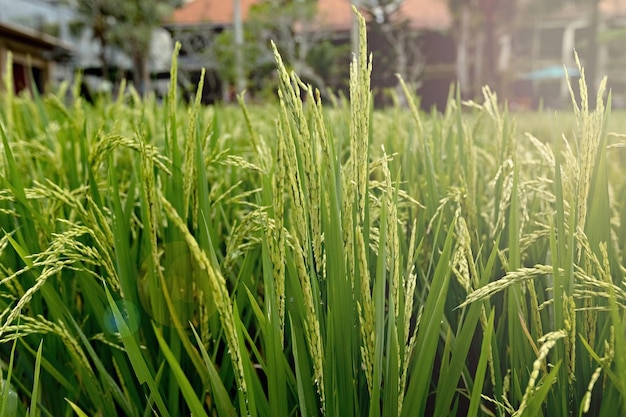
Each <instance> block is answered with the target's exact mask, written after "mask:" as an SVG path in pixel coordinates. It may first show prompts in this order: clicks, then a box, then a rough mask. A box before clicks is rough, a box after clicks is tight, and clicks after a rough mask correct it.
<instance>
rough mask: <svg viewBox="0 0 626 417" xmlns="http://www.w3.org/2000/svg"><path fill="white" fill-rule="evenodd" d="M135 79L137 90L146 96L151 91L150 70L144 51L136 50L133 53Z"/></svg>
mask: <svg viewBox="0 0 626 417" xmlns="http://www.w3.org/2000/svg"><path fill="white" fill-rule="evenodd" d="M133 67H134V68H133V81H134V83H135V88H136V89H137V92H138V93H139V94H140V95H141V96H144V95H146V93H148V92H149V91H150V72H149V71H148V60H147V57H146V53H145V52H144V51H136V52H135V53H134V54H133Z"/></svg>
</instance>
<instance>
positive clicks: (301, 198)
mask: <svg viewBox="0 0 626 417" xmlns="http://www.w3.org/2000/svg"><path fill="white" fill-rule="evenodd" d="M359 22H360V26H361V32H360V39H359V45H360V49H359V51H358V53H357V54H356V55H355V57H354V60H353V62H352V64H351V72H350V75H351V79H350V96H349V100H340V99H338V100H333V101H332V102H331V103H322V101H321V98H320V94H319V93H318V92H317V91H316V90H315V89H314V88H312V87H311V86H309V85H307V84H306V83H304V82H303V81H302V80H301V79H300V78H299V77H298V76H297V74H295V73H293V72H290V71H288V70H287V67H286V66H285V65H284V64H283V62H282V59H281V57H280V51H275V56H276V62H277V71H278V77H279V91H278V98H279V101H278V103H277V104H268V105H266V106H263V107H259V106H248V105H246V103H245V97H244V96H241V97H239V99H240V106H239V107H238V108H234V107H220V106H214V107H208V108H205V107H203V106H201V104H200V102H199V97H200V94H197V99H196V101H195V102H194V103H192V104H191V105H189V106H185V105H183V104H182V103H181V101H180V100H179V99H178V95H177V91H176V82H175V80H176V77H177V67H176V59H175V58H176V54H177V50H176V51H175V53H174V59H173V63H174V64H173V67H172V69H171V83H170V90H169V94H168V96H167V97H166V99H165V102H164V103H163V104H159V103H157V101H156V100H155V99H154V97H147V98H140V97H139V95H138V94H137V93H136V92H135V91H134V90H133V88H132V87H131V86H125V85H124V86H122V92H121V93H120V95H119V98H117V99H116V100H111V99H108V98H104V99H102V100H100V101H99V102H97V103H95V104H94V105H90V104H88V103H86V102H84V101H83V100H82V99H81V98H80V95H79V88H78V86H79V85H80V80H77V81H76V83H75V84H74V85H72V86H69V85H64V86H61V88H60V89H59V91H58V92H56V93H55V94H49V95H45V96H40V95H38V94H32V95H27V94H23V95H17V96H16V95H14V94H13V93H12V90H11V88H9V87H10V86H11V85H12V81H11V71H10V70H11V68H12V66H11V63H10V59H9V62H8V65H7V71H6V76H5V86H6V87H7V88H5V90H4V92H3V93H2V100H3V104H4V105H3V106H2V107H1V108H0V136H1V139H2V145H1V149H2V158H1V159H0V181H1V184H2V185H1V187H0V227H1V228H2V231H1V234H0V359H1V362H0V365H1V366H0V370H1V375H0V376H1V381H2V386H1V391H0V392H1V394H0V399H1V403H0V415H1V416H4V415H7V416H9V415H26V414H27V413H28V415H29V416H40V415H46V416H59V415H78V416H111V415H124V416H145V415H161V416H169V415H172V416H177V415H190V414H192V415H194V416H203V415H204V416H209V415H219V416H222V415H225V416H236V415H246V416H248V415H250V416H291V415H306V416H318V415H332V416H362V415H363V416H364V415H367V416H415V415H417V416H422V415H429V416H450V415H459V416H460V415H463V416H466V415H469V416H507V415H515V416H531V415H533V416H534V415H559V416H561V415H562V416H567V415H572V416H573V415H579V416H580V415H583V414H587V415H596V416H613V415H615V413H616V412H617V411H616V410H620V409H621V410H624V411H626V404H625V402H624V398H625V395H626V386H625V385H624V382H623V381H626V363H624V360H625V359H624V357H625V354H626V346H625V338H624V330H625V329H624V322H623V306H624V305H625V304H626V289H625V287H624V277H625V273H626V268H625V267H624V257H625V256H626V231H625V229H624V227H625V225H626V217H625V216H626V214H625V213H626V210H625V208H624V201H626V182H625V181H624V178H623V175H621V167H622V166H623V162H624V143H625V142H624V139H623V138H624V136H623V135H624V131H623V130H620V129H622V128H623V127H622V126H620V125H619V118H617V119H618V121H617V123H616V122H614V121H613V120H614V119H615V118H611V106H610V102H611V101H610V94H608V98H607V99H606V100H604V97H605V94H604V93H605V92H604V90H603V88H604V84H603V85H602V86H601V88H600V90H599V91H598V92H597V97H598V100H597V107H596V108H594V109H590V108H589V107H588V105H587V99H588V96H589V95H590V94H594V92H589V91H587V89H586V84H585V82H584V77H583V78H582V79H581V83H580V91H581V95H580V99H579V100H578V101H577V100H576V99H574V100H573V102H572V106H573V109H574V110H573V113H572V114H568V115H562V114H559V115H554V116H551V118H550V121H549V122H547V123H546V121H545V118H546V116H545V115H534V116H531V115H515V114H510V113H509V112H508V111H507V109H506V105H504V104H503V103H501V102H499V101H498V99H497V97H496V94H495V93H494V92H492V91H491V90H489V89H488V88H485V89H484V90H483V100H481V101H480V102H463V101H462V100H461V99H460V97H459V96H458V94H455V93H454V91H452V92H451V94H450V98H449V101H448V106H447V108H446V110H445V111H444V112H443V113H441V114H439V113H434V112H433V113H430V114H427V113H424V112H422V111H421V110H419V109H418V108H417V107H416V104H415V103H416V99H415V97H414V96H413V94H412V93H411V92H410V91H408V89H405V94H406V98H407V100H406V102H407V103H408V109H405V108H400V107H397V108H393V109H386V110H374V109H373V105H372V96H371V91H370V85H369V82H370V72H371V67H372V65H375V64H376V57H375V56H374V57H373V58H372V57H371V56H369V55H368V51H367V39H366V33H365V24H364V21H363V19H362V18H360V17H359ZM581 72H583V73H584V71H583V70H582V68H581ZM201 79H202V77H201ZM201 89H202V85H200V86H199V91H198V92H200V91H201ZM68 95H69V96H70V97H71V99H69V100H66V99H65V98H64V97H67V96H68ZM304 96H306V97H307V98H308V100H306V101H305V100H303V99H302V97H304ZM572 96H574V95H572ZM546 124H547V125H548V126H549V127H546Z"/></svg>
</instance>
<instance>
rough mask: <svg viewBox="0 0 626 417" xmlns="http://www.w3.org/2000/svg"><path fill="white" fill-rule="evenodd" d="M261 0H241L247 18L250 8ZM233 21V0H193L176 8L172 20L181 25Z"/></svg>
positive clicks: (244, 17) (242, 12) (244, 15)
mask: <svg viewBox="0 0 626 417" xmlns="http://www.w3.org/2000/svg"><path fill="white" fill-rule="evenodd" d="M260 1H261V0H241V14H242V18H243V19H244V20H245V19H246V17H247V16H248V10H249V9H250V6H252V5H253V4H256V3H259V2H260ZM232 21H233V1H232V0H193V1H191V2H189V3H187V4H185V5H184V6H182V7H180V8H178V9H176V10H174V15H173V16H172V18H171V22H172V23H175V24H180V25H193V24H198V23H205V22H211V23H214V24H221V25H228V24H230V23H232Z"/></svg>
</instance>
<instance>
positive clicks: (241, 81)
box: [233, 0, 246, 94]
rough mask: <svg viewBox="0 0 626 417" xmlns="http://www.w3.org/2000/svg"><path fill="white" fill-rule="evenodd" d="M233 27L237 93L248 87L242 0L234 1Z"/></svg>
mask: <svg viewBox="0 0 626 417" xmlns="http://www.w3.org/2000/svg"><path fill="white" fill-rule="evenodd" d="M233 29H234V35H235V36H234V40H235V45H234V48H235V84H236V86H235V87H236V89H237V94H240V93H241V92H242V91H243V90H244V89H245V88H246V79H245V73H244V68H243V58H244V57H243V21H242V18H241V0H235V1H234V2H233Z"/></svg>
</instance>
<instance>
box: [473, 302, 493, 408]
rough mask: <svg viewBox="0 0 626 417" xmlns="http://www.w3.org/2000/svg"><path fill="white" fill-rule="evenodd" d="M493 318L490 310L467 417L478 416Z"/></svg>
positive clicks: (489, 349) (489, 348)
mask: <svg viewBox="0 0 626 417" xmlns="http://www.w3.org/2000/svg"><path fill="white" fill-rule="evenodd" d="M494 318H495V310H493V309H492V310H491V313H489V320H488V321H487V329H485V331H484V332H483V341H482V344H481V347H480V358H479V359H478V365H477V366H476V372H475V374H474V386H473V387H472V394H471V398H470V404H469V408H468V410H467V416H468V417H476V416H478V408H479V407H480V402H481V394H482V389H483V384H484V381H485V374H486V371H487V362H488V361H489V353H490V351H491V338H492V335H493V322H494Z"/></svg>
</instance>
